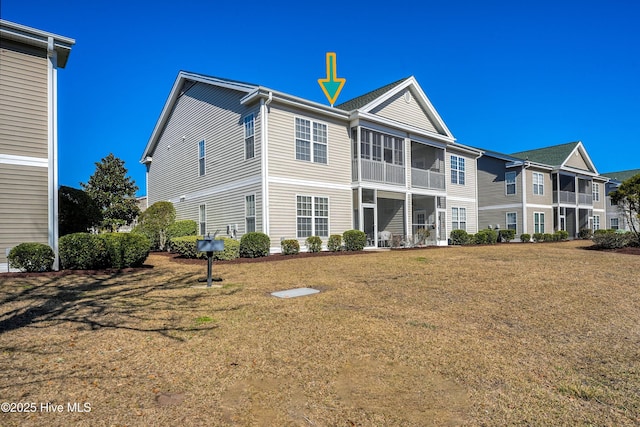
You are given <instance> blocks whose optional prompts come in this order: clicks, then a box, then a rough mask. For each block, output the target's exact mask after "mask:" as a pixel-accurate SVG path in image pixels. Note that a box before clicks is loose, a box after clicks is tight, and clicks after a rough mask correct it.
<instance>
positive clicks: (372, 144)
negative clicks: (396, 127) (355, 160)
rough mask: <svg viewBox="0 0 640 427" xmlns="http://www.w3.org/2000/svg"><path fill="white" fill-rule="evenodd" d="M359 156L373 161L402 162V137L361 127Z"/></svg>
mask: <svg viewBox="0 0 640 427" xmlns="http://www.w3.org/2000/svg"><path fill="white" fill-rule="evenodd" d="M360 157H361V158H363V159H365V160H373V161H374V162H382V161H384V162H386V163H391V164H394V165H400V166H402V165H403V164H404V139H403V138H399V137H396V136H391V135H386V134H382V133H379V132H374V131H371V130H368V129H362V130H361V132H360Z"/></svg>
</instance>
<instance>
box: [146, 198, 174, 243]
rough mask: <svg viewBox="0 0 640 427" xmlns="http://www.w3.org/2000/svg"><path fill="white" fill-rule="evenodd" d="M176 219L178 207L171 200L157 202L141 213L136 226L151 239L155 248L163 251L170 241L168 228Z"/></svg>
mask: <svg viewBox="0 0 640 427" xmlns="http://www.w3.org/2000/svg"><path fill="white" fill-rule="evenodd" d="M175 220H176V209H175V208H174V206H173V203H171V202H166V201H162V202H155V203H154V204H152V205H151V206H149V207H148V208H147V210H146V211H144V212H143V213H142V215H140V220H139V221H140V224H139V225H138V227H136V229H137V230H141V231H142V234H145V235H146V236H147V237H149V239H150V240H151V244H152V245H153V249H159V250H161V251H163V250H164V249H165V247H166V244H167V241H168V233H167V230H168V229H169V227H170V226H171V224H173V223H174V222H175Z"/></svg>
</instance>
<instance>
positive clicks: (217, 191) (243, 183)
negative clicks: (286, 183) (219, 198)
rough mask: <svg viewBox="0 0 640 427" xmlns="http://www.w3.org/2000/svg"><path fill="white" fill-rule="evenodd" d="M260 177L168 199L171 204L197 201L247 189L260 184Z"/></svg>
mask: <svg viewBox="0 0 640 427" xmlns="http://www.w3.org/2000/svg"><path fill="white" fill-rule="evenodd" d="M261 181H262V180H261V177H259V176H254V177H251V178H247V179H244V180H242V181H234V182H232V183H230V184H225V185H220V186H217V187H213V188H207V189H204V190H199V191H194V192H192V193H186V194H184V195H182V196H178V197H174V198H172V199H169V201H170V202H171V203H174V204H175V203H179V202H181V201H184V200H193V199H198V198H200V197H207V196H212V195H214V194H220V193H224V192H225V191H230V190H236V189H238V188H242V187H247V186H249V185H255V184H259V183H260V182H261Z"/></svg>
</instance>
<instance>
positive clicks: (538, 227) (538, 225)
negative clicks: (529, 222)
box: [533, 212, 544, 233]
mask: <svg viewBox="0 0 640 427" xmlns="http://www.w3.org/2000/svg"><path fill="white" fill-rule="evenodd" d="M533 232H534V233H544V213H542V212H534V213H533Z"/></svg>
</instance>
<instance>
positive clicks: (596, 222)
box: [593, 215, 600, 231]
mask: <svg viewBox="0 0 640 427" xmlns="http://www.w3.org/2000/svg"><path fill="white" fill-rule="evenodd" d="M596 230H600V215H594V216H593V231H596Z"/></svg>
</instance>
